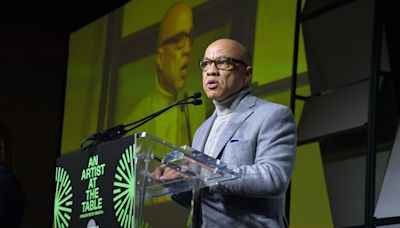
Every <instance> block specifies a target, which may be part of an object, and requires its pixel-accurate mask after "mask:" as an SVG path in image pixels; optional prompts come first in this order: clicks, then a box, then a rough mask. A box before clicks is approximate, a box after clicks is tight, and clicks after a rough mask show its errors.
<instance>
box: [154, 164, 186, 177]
mask: <svg viewBox="0 0 400 228" xmlns="http://www.w3.org/2000/svg"><path fill="white" fill-rule="evenodd" d="M153 175H154V178H156V179H157V180H161V181H163V180H173V179H178V178H182V177H184V176H185V175H184V174H182V173H180V172H179V171H177V170H175V169H172V168H170V167H168V166H167V165H166V164H163V165H160V166H158V167H157V168H156V170H155V171H154V172H153Z"/></svg>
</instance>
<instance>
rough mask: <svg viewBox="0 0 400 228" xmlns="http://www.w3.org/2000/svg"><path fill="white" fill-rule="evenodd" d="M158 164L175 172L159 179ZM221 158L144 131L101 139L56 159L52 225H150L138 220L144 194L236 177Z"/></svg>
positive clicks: (182, 189)
mask: <svg viewBox="0 0 400 228" xmlns="http://www.w3.org/2000/svg"><path fill="white" fill-rule="evenodd" d="M160 165H163V166H168V167H169V168H171V169H174V170H176V171H177V172H179V173H180V175H179V177H177V178H175V179H171V180H163V181H160V180H158V179H156V178H155V177H154V171H155V169H156V168H157V167H159V166H160ZM239 177H240V174H239V173H237V172H235V171H234V170H231V169H229V168H228V167H227V165H226V164H224V163H223V162H221V161H219V160H217V159H215V158H212V157H209V156H207V155H205V154H203V153H202V152H199V151H196V150H194V149H192V148H190V147H188V146H182V147H177V146H175V145H172V144H171V143H169V142H166V141H164V140H162V139H159V138H157V137H155V136H152V135H150V134H148V133H146V132H142V133H139V134H135V135H132V136H129V137H126V138H121V139H118V140H114V141H110V142H105V143H102V144H99V145H97V146H93V147H89V148H87V149H85V150H83V151H77V152H74V153H71V154H67V155H65V156H62V157H60V158H58V159H57V166H56V172H55V193H54V218H53V219H54V220H53V224H54V227H124V228H125V227H135V228H136V227H151V221H143V220H142V212H143V206H144V202H145V200H146V199H152V198H156V197H161V196H166V195H170V194H177V193H180V192H185V191H196V190H198V189H200V188H203V187H207V186H212V185H217V184H218V183H220V182H223V181H229V180H232V179H236V178H239Z"/></svg>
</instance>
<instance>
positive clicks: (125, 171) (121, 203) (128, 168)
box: [113, 145, 136, 228]
mask: <svg viewBox="0 0 400 228" xmlns="http://www.w3.org/2000/svg"><path fill="white" fill-rule="evenodd" d="M135 156H136V153H135V148H134V146H133V145H130V146H129V147H128V148H126V149H125V152H124V153H123V154H122V157H121V159H120V160H119V164H118V166H117V172H116V174H115V179H114V184H113V185H114V189H113V194H114V198H113V202H114V210H115V216H116V217H117V221H118V223H119V224H120V226H121V227H124V228H128V227H133V223H134V214H133V213H134V206H135V176H134V167H135V164H134V162H135V160H134V159H135Z"/></svg>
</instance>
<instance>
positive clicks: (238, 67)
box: [156, 39, 296, 227]
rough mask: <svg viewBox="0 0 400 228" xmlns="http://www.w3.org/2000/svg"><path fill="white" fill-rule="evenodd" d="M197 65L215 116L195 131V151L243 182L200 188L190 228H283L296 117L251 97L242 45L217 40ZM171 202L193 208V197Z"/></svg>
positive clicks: (166, 173) (165, 175)
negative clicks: (235, 173) (216, 161)
mask: <svg viewBox="0 0 400 228" xmlns="http://www.w3.org/2000/svg"><path fill="white" fill-rule="evenodd" d="M199 65H200V69H201V70H202V76H203V89H204V91H205V93H206V94H207V97H208V98H210V99H212V101H213V103H214V105H215V111H214V113H213V114H212V115H211V117H210V118H208V119H207V120H206V121H205V122H204V123H203V124H202V125H201V126H200V127H199V128H198V130H197V131H196V134H195V136H194V140H193V144H192V147H193V148H194V149H196V150H199V151H203V152H204V153H205V154H207V155H209V156H211V157H214V158H218V159H220V160H221V161H222V162H225V163H226V164H228V165H229V166H230V168H232V169H235V170H236V171H239V172H240V173H241V174H242V177H241V178H239V179H235V180H232V181H227V182H222V183H220V184H219V185H216V186H212V187H209V188H204V189H201V190H200V191H199V193H198V194H196V197H195V202H194V212H193V220H192V226H193V227H284V220H285V218H284V206H283V201H284V193H285V191H286V188H287V186H288V184H289V182H290V179H291V175H292V169H293V163H294V159H295V148H296V135H295V125H294V122H293V116H292V112H291V111H290V109H289V108H287V107H286V106H283V105H279V104H275V103H271V102H268V101H265V100H262V99H259V98H257V97H255V96H253V95H252V94H251V87H250V84H251V77H252V66H251V62H250V57H249V53H248V51H247V50H246V48H245V47H244V46H243V45H242V44H241V43H239V42H237V41H234V40H231V39H219V40H216V41H214V42H213V43H211V44H210V45H209V46H208V47H207V49H206V51H205V54H204V58H203V59H201V60H200V63H199ZM175 175H176V174H175ZM156 177H157V178H160V179H169V178H173V177H174V172H173V171H172V172H171V170H169V169H164V170H159V171H158V172H157V175H156ZM172 198H173V199H174V200H175V201H176V202H178V203H179V204H181V205H183V206H185V207H187V208H190V206H191V199H192V193H191V192H185V193H181V194H177V195H174V196H173V197H172Z"/></svg>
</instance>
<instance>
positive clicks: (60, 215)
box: [54, 167, 72, 227]
mask: <svg viewBox="0 0 400 228" xmlns="http://www.w3.org/2000/svg"><path fill="white" fill-rule="evenodd" d="M71 213H72V186H71V180H70V179H69V175H68V173H67V172H66V171H65V169H63V168H62V167H56V192H55V196H54V227H69V222H70V220H71Z"/></svg>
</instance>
